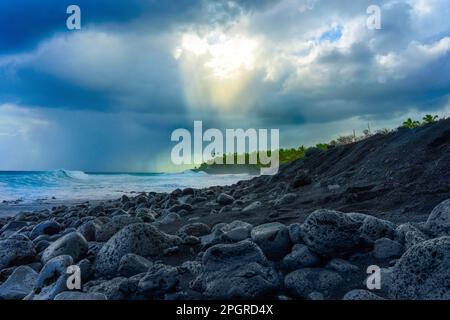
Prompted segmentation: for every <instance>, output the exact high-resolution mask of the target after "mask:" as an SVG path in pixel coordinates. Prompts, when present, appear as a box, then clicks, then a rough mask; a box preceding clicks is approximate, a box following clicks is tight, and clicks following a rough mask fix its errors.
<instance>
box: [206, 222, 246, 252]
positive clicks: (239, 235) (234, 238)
mask: <svg viewBox="0 0 450 320" xmlns="http://www.w3.org/2000/svg"><path fill="white" fill-rule="evenodd" d="M252 228H253V226H252V225H251V224H250V223H247V222H243V221H239V220H236V221H233V222H231V223H228V224H227V223H218V224H216V225H215V226H214V227H213V228H212V231H211V233H210V234H209V235H206V236H203V237H202V238H201V242H202V244H203V246H204V247H205V248H208V247H210V246H213V245H215V244H219V243H231V242H239V241H242V240H245V239H248V238H250V232H251V230H252Z"/></svg>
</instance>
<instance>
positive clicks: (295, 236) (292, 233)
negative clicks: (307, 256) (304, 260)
mask: <svg viewBox="0 0 450 320" xmlns="http://www.w3.org/2000/svg"><path fill="white" fill-rule="evenodd" d="M288 229H289V238H290V239H291V242H292V243H294V244H302V243H304V242H303V236H302V225H301V224H300V223H293V224H291V225H289V226H288Z"/></svg>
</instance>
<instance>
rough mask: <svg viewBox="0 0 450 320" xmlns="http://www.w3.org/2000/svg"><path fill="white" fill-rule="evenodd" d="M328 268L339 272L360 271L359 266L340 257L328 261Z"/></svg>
mask: <svg viewBox="0 0 450 320" xmlns="http://www.w3.org/2000/svg"><path fill="white" fill-rule="evenodd" d="M327 268H328V269H331V270H334V271H336V272H339V273H354V272H358V271H359V267H358V266H355V265H354V264H351V263H350V262H348V261H346V260H343V259H339V258H334V259H333V260H331V261H330V262H328V264H327Z"/></svg>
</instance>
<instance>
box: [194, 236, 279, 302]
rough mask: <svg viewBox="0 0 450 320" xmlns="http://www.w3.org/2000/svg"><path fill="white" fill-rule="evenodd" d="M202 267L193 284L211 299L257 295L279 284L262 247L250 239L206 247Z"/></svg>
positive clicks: (264, 295)
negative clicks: (202, 269) (201, 271)
mask: <svg viewBox="0 0 450 320" xmlns="http://www.w3.org/2000/svg"><path fill="white" fill-rule="evenodd" d="M202 264H203V268H204V271H203V273H201V274H200V276H199V277H198V278H197V279H196V281H195V285H194V287H195V288H197V287H198V289H199V290H201V291H202V292H203V294H204V295H205V296H206V297H208V298H212V299H258V298H262V297H266V296H268V295H269V294H271V293H272V292H274V291H275V290H276V289H277V288H278V287H279V279H278V275H277V274H276V272H275V270H274V269H272V268H271V267H269V266H268V261H267V259H266V257H265V256H264V254H263V252H262V251H261V249H260V248H259V247H258V246H257V245H256V244H255V243H253V242H251V241H249V240H245V241H241V242H239V243H236V244H219V245H215V246H213V247H211V248H209V249H208V250H206V252H205V254H204V255H203V259H202Z"/></svg>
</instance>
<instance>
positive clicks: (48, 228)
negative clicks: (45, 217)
mask: <svg viewBox="0 0 450 320" xmlns="http://www.w3.org/2000/svg"><path fill="white" fill-rule="evenodd" d="M60 231H61V225H60V224H59V223H57V222H56V221H44V222H41V223H39V224H37V225H36V226H35V227H34V228H33V230H32V231H31V233H30V239H35V238H37V237H38V236H40V235H43V234H48V235H52V234H57V233H58V232H60Z"/></svg>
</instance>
